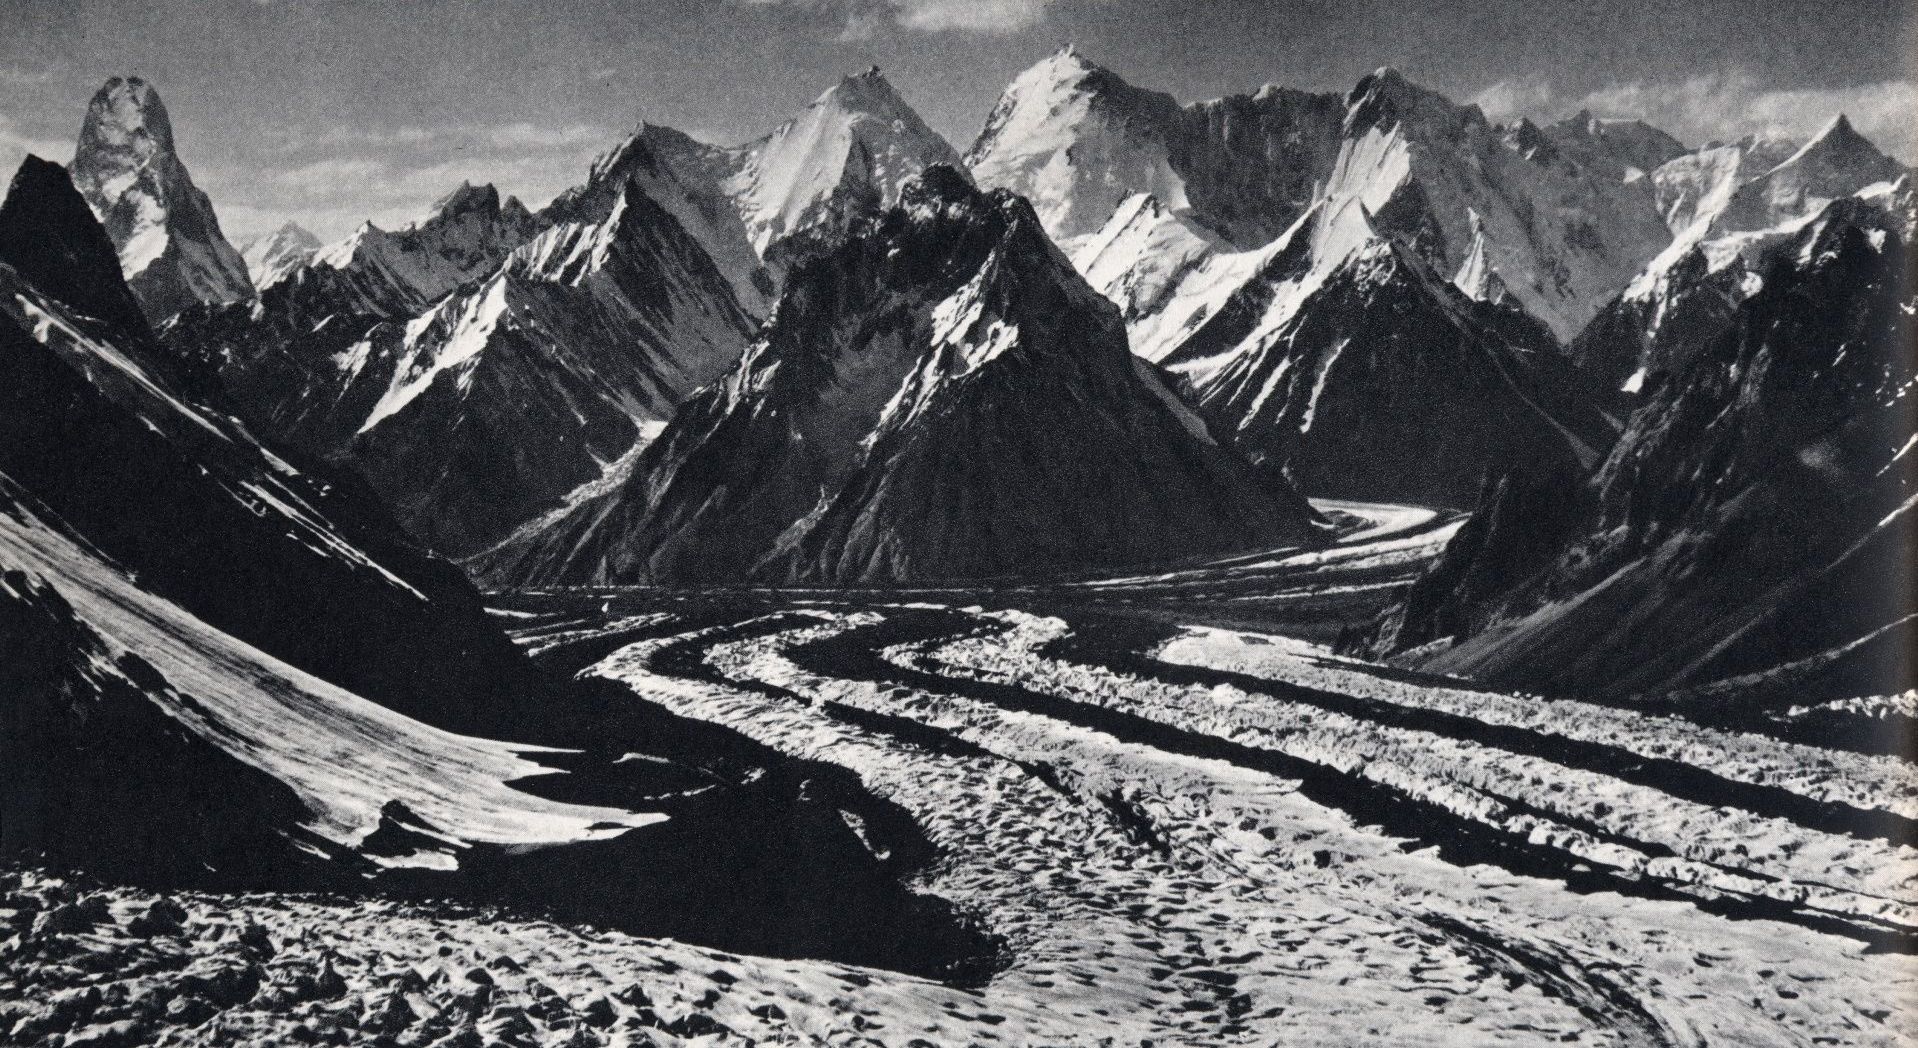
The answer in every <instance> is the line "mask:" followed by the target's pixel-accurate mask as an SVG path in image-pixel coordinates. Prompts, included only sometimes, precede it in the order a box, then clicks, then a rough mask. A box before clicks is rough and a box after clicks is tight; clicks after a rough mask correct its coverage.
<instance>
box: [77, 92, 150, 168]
mask: <svg viewBox="0 0 1918 1048" xmlns="http://www.w3.org/2000/svg"><path fill="white" fill-rule="evenodd" d="M102 147H106V148H112V149H126V148H129V147H133V148H136V149H138V150H139V151H140V152H143V153H145V152H152V151H165V152H170V151H172V149H173V121H172V120H171V119H170V118H169V117H168V116H167V111H166V103H164V102H162V101H160V93H159V92H158V91H156V90H154V89H153V85H151V84H149V83H147V82H146V81H145V80H142V79H140V78H139V77H137V76H124V77H122V76H116V77H111V78H109V79H108V80H107V82H106V83H105V84H103V85H101V87H100V90H98V91H96V92H94V94H93V100H92V101H91V102H89V103H87V117H86V123H84V124H82V125H81V128H80V149H79V154H80V155H84V154H87V153H90V152H93V151H96V150H99V149H101V148H102Z"/></svg>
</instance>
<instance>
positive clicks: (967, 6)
mask: <svg viewBox="0 0 1918 1048" xmlns="http://www.w3.org/2000/svg"><path fill="white" fill-rule="evenodd" d="M734 2H736V3H743V4H746V5H748V6H753V7H794V8H803V9H806V10H810V11H816V12H819V13H821V14H825V15H827V16H829V17H831V18H832V20H833V22H834V24H836V25H837V26H838V27H839V38H840V39H842V40H863V39H867V38H869V37H872V36H874V35H876V34H877V33H878V32H879V31H880V30H882V29H888V28H897V29H904V30H910V31H915V32H926V33H938V32H960V33H981V34H999V33H1016V32H1018V31H1019V30H1021V29H1029V28H1031V27H1032V26H1035V25H1038V24H1039V23H1040V22H1042V21H1044V20H1045V17H1046V9H1047V8H1049V7H1051V6H1052V5H1053V4H1054V3H1055V2H1057V0H734Z"/></svg>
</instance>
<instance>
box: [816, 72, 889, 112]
mask: <svg viewBox="0 0 1918 1048" xmlns="http://www.w3.org/2000/svg"><path fill="white" fill-rule="evenodd" d="M875 101H877V102H881V103H884V104H892V103H897V102H898V101H899V92H898V91H897V90H895V89H894V88H893V86H892V81H890V80H887V79H886V74H884V73H882V72H880V71H879V67H878V66H876V65H875V66H869V67H867V69H866V71H865V72H863V73H854V74H852V75H849V76H844V77H841V78H840V80H839V82H838V83H837V84H834V85H833V86H832V87H829V88H827V89H826V90H825V92H824V93H822V94H821V95H820V96H819V97H818V98H817V99H815V100H814V101H813V104H814V105H826V104H829V103H837V104H839V105H840V106H841V107H842V108H859V107H861V106H862V104H864V105H870V104H871V103H872V102H875Z"/></svg>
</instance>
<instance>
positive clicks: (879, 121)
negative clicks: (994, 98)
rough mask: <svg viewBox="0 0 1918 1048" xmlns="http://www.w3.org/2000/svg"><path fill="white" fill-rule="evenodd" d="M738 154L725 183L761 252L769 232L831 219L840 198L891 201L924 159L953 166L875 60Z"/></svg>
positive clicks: (815, 227) (942, 143) (825, 224)
mask: <svg viewBox="0 0 1918 1048" xmlns="http://www.w3.org/2000/svg"><path fill="white" fill-rule="evenodd" d="M738 158H739V163H738V167H737V169H736V170H735V171H734V173H733V174H732V175H731V177H729V178H727V179H726V180H725V188H726V190H727V191H728V194H729V195H731V196H732V197H733V198H734V199H735V200H736V201H737V202H738V204H739V211H740V217H741V218H742V219H743V220H744V221H745V223H746V227H747V230H748V231H749V233H750V235H751V239H752V243H753V247H754V248H755V249H757V250H758V252H759V253H760V255H761V257H762V258H763V257H766V256H767V255H768V253H769V252H771V251H772V249H773V246H774V244H775V242H777V241H780V240H782V239H786V238H790V237H802V238H803V237H805V236H807V235H808V234H811V233H815V232H825V231H828V230H831V229H834V228H837V227H838V226H839V225H841V224H843V222H844V220H845V217H846V209H847V208H848V206H856V207H858V208H861V209H866V210H877V209H882V208H886V207H890V206H892V205H893V204H895V203H897V202H898V200H899V192H900V190H901V189H902V188H903V187H904V186H905V184H906V183H907V182H908V181H910V180H911V179H913V178H914V177H916V176H917V175H918V174H919V173H920V172H922V171H924V170H925V169H926V168H928V167H931V166H933V165H935V164H945V165H949V166H953V167H960V166H961V161H960V159H959V154H958V152H957V151H955V150H954V149H953V148H952V146H951V145H950V144H949V143H948V142H947V141H946V140H945V139H944V138H942V137H940V136H939V133H938V132H936V131H934V130H932V128H930V127H928V126H927V125H926V122H925V121H924V120H922V119H921V118H920V116H919V114H918V113H916V112H914V111H913V108H912V107H911V106H910V105H907V104H906V101H905V100H904V99H903V98H900V97H899V93H898V92H897V91H895V90H893V87H892V84H891V83H890V82H888V81H887V80H886V78H885V76H884V74H882V73H880V72H879V71H878V69H877V68H874V69H870V70H867V71H866V72H864V73H861V74H859V75H856V76H848V77H846V78H844V79H842V80H841V81H839V83H837V84H835V85H833V86H832V87H831V88H829V89H827V90H826V91H825V92H824V93H823V94H821V95H820V96H819V97H818V98H816V99H814V100H813V103H812V104H811V105H809V106H807V107H806V109H805V110H804V111H803V112H801V113H800V114H799V115H798V116H795V117H793V118H792V119H790V120H788V121H786V122H785V123H784V124H781V125H780V126H779V127H778V128H777V129H776V130H774V131H773V132H772V133H771V134H769V135H767V136H766V137H764V138H762V139H760V140H758V141H757V142H754V143H752V144H751V145H748V146H745V147H743V148H742V149H741V150H740V151H739V154H738Z"/></svg>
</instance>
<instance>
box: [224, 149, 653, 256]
mask: <svg viewBox="0 0 1918 1048" xmlns="http://www.w3.org/2000/svg"><path fill="white" fill-rule="evenodd" d="M618 137H619V135H618V133H617V132H615V131H613V130H612V129H610V128H604V127H599V126H595V125H590V124H560V123H555V124H541V123H534V122H532V121H510V122H505V123H499V124H456V125H446V126H441V127H420V126H397V127H352V126H330V127H319V128H312V127H307V128H300V127H294V128H287V129H278V130H275V131H274V132H272V133H271V134H270V137H269V138H268V140H267V141H264V142H261V143H259V148H258V149H257V151H256V152H255V153H253V154H252V155H251V156H249V157H248V158H247V159H246V161H245V162H244V163H242V162H239V161H237V160H236V161H234V162H230V163H228V164H224V165H220V164H207V165H204V166H203V165H200V164H195V163H194V161H193V159H192V158H191V157H189V158H188V164H189V166H191V167H192V168H193V173H194V177H195V179H196V180H197V181H199V183H200V184H201V186H202V188H204V189H206V191H207V193H208V194H209V195H210V196H212V197H213V201H214V206H215V207H216V208H217V209H218V211H219V214H220V221H221V225H222V226H223V227H224V228H225V230H226V232H227V234H228V236H229V237H231V238H233V239H234V240H236V241H237V240H242V239H245V238H247V237H250V236H254V235H258V234H260V233H264V232H268V231H270V230H272V229H275V228H277V227H278V226H279V225H280V223H282V222H284V221H286V220H287V219H289V218H291V219H293V220H295V221H297V222H299V223H300V224H301V225H304V226H306V227H308V228H309V229H312V230H313V231H314V232H315V233H318V234H319V235H320V236H321V237H322V238H327V239H331V238H335V237H339V236H342V235H344V234H346V233H348V232H350V231H351V230H352V229H354V228H355V227H357V226H358V225H359V224H360V223H361V222H365V221H372V222H374V223H377V224H379V225H381V226H385V227H388V228H392V227H394V226H398V225H402V224H404V223H406V222H409V221H411V220H413V219H415V218H418V217H420V216H421V215H422V214H424V213H425V211H426V209H427V208H428V207H429V206H431V204H432V202H433V201H435V200H437V199H439V198H440V197H441V196H444V195H445V194H446V193H447V192H448V191H449V190H451V189H452V188H453V187H454V186H457V185H458V184H459V183H460V182H461V181H470V182H474V183H476V184H477V183H485V182H490V183H492V184H494V185H496V186H498V187H499V190H500V192H501V193H502V194H511V195H517V196H519V197H520V198H521V199H522V200H524V201H525V202H526V203H527V205H528V206H535V207H536V206H538V205H540V204H542V203H544V202H545V201H546V200H547V199H549V198H551V197H552V196H553V195H554V194H556V193H558V192H559V191H560V190H563V189H565V188H566V187H567V186H570V185H573V184H575V183H578V182H579V181H581V180H582V179H584V177H585V175H586V169H587V165H588V164H589V163H590V162H591V161H592V158H593V157H594V156H596V155H597V154H599V153H600V152H602V151H604V150H605V149H607V148H609V147H610V146H612V145H613V144H614V142H615V141H616V140H617V139H618Z"/></svg>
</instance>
